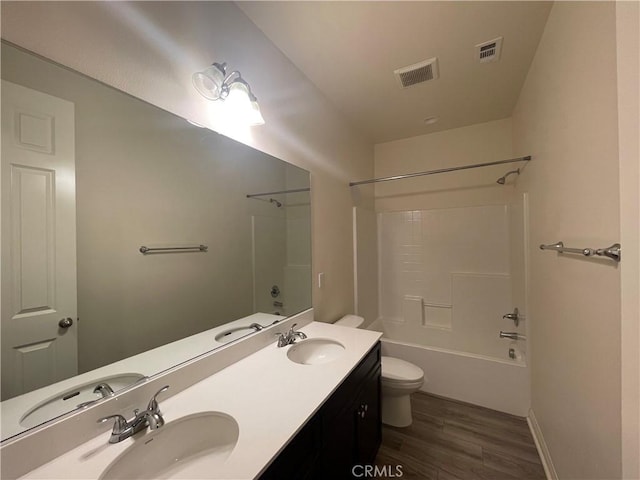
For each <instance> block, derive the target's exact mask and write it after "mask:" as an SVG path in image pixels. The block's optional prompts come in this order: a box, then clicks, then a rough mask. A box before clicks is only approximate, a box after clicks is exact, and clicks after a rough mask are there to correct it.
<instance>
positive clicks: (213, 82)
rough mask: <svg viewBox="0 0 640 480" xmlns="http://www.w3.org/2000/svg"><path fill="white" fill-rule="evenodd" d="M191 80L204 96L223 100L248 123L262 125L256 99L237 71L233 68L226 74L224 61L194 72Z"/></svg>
mask: <svg viewBox="0 0 640 480" xmlns="http://www.w3.org/2000/svg"><path fill="white" fill-rule="evenodd" d="M192 80H193V86H194V87H195V89H196V90H197V91H198V92H199V93H200V95H202V96H203V97H204V98H207V99H209V100H214V101H215V100H225V101H227V102H228V103H229V104H230V105H232V108H233V111H234V112H236V114H237V115H239V116H241V117H242V118H243V119H246V122H247V123H248V124H249V125H264V118H262V114H261V113H260V105H258V99H257V98H256V96H255V95H254V94H253V92H252V91H251V87H250V86H249V84H248V83H247V82H246V80H245V79H243V78H242V76H241V75H240V72H239V71H237V70H234V71H233V72H231V73H230V74H228V75H227V64H226V63H213V64H212V65H211V66H209V67H207V68H206V69H204V70H202V71H201V72H196V73H194V74H193V76H192Z"/></svg>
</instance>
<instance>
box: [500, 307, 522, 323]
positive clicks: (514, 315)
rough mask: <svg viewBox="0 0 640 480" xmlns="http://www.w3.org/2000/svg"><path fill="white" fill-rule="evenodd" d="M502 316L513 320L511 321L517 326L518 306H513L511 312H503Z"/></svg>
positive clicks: (518, 320)
mask: <svg viewBox="0 0 640 480" xmlns="http://www.w3.org/2000/svg"><path fill="white" fill-rule="evenodd" d="M502 318H505V319H507V320H513V323H515V325H516V327H517V326H518V325H519V324H520V312H519V311H518V307H516V308H514V309H513V312H512V313H506V314H504V315H503V316H502Z"/></svg>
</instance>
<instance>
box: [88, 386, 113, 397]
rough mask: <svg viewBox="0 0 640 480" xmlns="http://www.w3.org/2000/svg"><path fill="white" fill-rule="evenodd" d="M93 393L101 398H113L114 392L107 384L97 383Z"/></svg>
mask: <svg viewBox="0 0 640 480" xmlns="http://www.w3.org/2000/svg"><path fill="white" fill-rule="evenodd" d="M93 393H99V394H100V395H102V398H107V397H113V396H114V395H115V392H114V391H113V388H111V386H110V385H109V384H108V383H99V384H98V385H96V388H94V389H93Z"/></svg>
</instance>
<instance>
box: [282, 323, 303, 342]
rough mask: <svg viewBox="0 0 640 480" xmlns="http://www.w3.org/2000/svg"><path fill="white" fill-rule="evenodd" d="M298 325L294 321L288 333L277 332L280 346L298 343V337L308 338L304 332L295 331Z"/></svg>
mask: <svg viewBox="0 0 640 480" xmlns="http://www.w3.org/2000/svg"><path fill="white" fill-rule="evenodd" d="M297 325H298V324H297V323H294V324H293V325H292V326H291V328H290V329H289V331H288V332H287V333H277V334H276V335H278V347H286V346H287V345H291V344H293V343H296V338H300V339H301V340H304V339H305V338H307V336H306V335H305V334H304V332H295V331H294V330H293V329H294V328H295V327H296V326H297Z"/></svg>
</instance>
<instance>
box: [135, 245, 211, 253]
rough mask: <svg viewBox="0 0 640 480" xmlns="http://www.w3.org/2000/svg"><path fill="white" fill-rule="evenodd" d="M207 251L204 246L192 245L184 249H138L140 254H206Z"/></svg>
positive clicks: (142, 247)
mask: <svg viewBox="0 0 640 480" xmlns="http://www.w3.org/2000/svg"><path fill="white" fill-rule="evenodd" d="M208 249H209V247H207V246H206V245H192V246H184V247H145V246H144V245H143V246H141V247H140V253H142V254H143V255H147V254H149V253H176V252H206V251H207V250H208Z"/></svg>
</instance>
